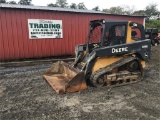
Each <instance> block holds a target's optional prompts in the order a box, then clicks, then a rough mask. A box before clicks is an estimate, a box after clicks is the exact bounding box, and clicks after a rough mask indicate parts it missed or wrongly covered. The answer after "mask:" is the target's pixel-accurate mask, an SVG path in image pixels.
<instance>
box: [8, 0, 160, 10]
mask: <svg viewBox="0 0 160 120" xmlns="http://www.w3.org/2000/svg"><path fill="white" fill-rule="evenodd" d="M8 1H9V0H8ZM15 1H16V2H18V1H19V0H15ZM67 2H68V3H69V4H71V3H76V4H78V3H82V2H83V3H84V4H85V6H86V7H87V8H88V9H92V8H94V7H96V6H99V8H100V9H101V10H102V9H105V8H110V7H113V6H124V5H128V6H130V7H132V8H134V9H135V10H143V9H145V7H146V6H147V5H149V4H151V3H156V4H158V6H157V8H158V10H160V0H67ZM32 3H33V4H34V5H37V6H47V4H49V3H56V0H32Z"/></svg>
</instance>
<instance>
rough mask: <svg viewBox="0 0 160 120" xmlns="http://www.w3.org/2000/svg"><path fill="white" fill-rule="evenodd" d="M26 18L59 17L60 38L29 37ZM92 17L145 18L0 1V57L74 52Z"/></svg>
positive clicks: (18, 57) (24, 56)
mask: <svg viewBox="0 0 160 120" xmlns="http://www.w3.org/2000/svg"><path fill="white" fill-rule="evenodd" d="M28 19H49V20H62V24H63V38H45V39H29V30H28ZM94 19H114V20H115V19H116V20H127V21H128V20H130V21H134V22H137V23H141V24H143V22H144V17H143V16H128V15H113V14H105V13H103V12H96V11H89V10H74V9H63V8H54V7H53V8H51V7H38V6H24V5H23V6H22V5H8V4H0V60H15V59H24V58H40V57H49V56H62V55H69V54H74V48H75V45H77V44H81V43H85V41H86V36H87V34H88V25H89V21H90V20H94Z"/></svg>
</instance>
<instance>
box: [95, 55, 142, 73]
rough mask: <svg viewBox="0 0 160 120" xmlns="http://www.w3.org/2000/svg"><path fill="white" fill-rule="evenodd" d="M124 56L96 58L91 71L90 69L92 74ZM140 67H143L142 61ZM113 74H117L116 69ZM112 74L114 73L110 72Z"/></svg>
mask: <svg viewBox="0 0 160 120" xmlns="http://www.w3.org/2000/svg"><path fill="white" fill-rule="evenodd" d="M124 57H125V56H122V57H102V58H98V59H97V61H96V63H95V65H94V67H93V69H92V73H94V72H95V71H97V70H99V69H100V68H104V67H106V66H108V65H110V64H112V63H114V62H116V61H118V60H120V59H122V58H124ZM141 64H142V67H143V68H144V67H145V61H144V60H142V61H141ZM114 70H115V72H117V69H114ZM112 72H114V71H112Z"/></svg>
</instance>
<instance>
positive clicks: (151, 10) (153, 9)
mask: <svg viewBox="0 0 160 120" xmlns="http://www.w3.org/2000/svg"><path fill="white" fill-rule="evenodd" d="M157 6H158V5H157V4H156V3H152V4H149V5H148V6H146V8H145V14H146V15H147V16H151V15H157V14H158V13H159V11H158V9H157Z"/></svg>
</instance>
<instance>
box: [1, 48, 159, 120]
mask: <svg viewBox="0 0 160 120" xmlns="http://www.w3.org/2000/svg"><path fill="white" fill-rule="evenodd" d="M159 53H160V47H154V48H152V56H151V61H150V62H148V63H147V67H146V72H145V77H144V79H143V81H142V82H139V83H136V84H132V85H127V86H121V87H114V88H112V89H107V88H106V87H102V88H98V89H97V88H92V87H90V88H88V89H87V90H85V91H81V92H76V93H68V94H64V95H58V94H56V93H55V91H53V90H52V88H51V87H50V86H49V84H48V83H46V82H45V80H44V79H43V78H42V74H43V72H44V71H45V70H46V69H47V68H49V67H50V66H51V64H42V65H34V66H23V67H0V119H1V120H12V119H13V120H24V119H25V120H27V119H28V120H47V119H48V120H71V119H73V120H107V119H109V120H112V119H113V120H115V119H118V120H128V119H129V120H135V119H137V120H139V119H141V120H157V119H160V74H159V71H160V56H159V55H160V54H159Z"/></svg>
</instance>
